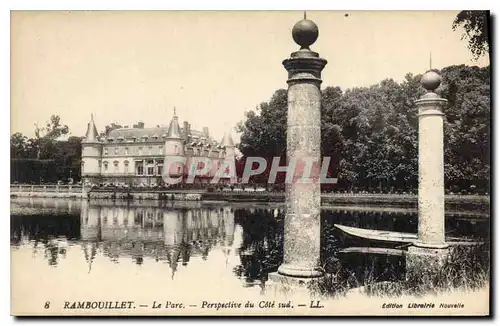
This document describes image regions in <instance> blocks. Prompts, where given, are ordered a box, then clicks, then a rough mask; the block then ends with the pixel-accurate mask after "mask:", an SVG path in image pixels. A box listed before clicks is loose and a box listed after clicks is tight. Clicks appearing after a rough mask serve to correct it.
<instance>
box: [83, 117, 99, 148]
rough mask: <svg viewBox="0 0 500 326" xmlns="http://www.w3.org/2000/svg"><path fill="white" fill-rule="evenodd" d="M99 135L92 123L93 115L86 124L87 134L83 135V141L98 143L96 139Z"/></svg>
mask: <svg viewBox="0 0 500 326" xmlns="http://www.w3.org/2000/svg"><path fill="white" fill-rule="evenodd" d="M98 137H99V133H98V132H97V128H96V126H95V123H94V115H93V114H91V115H90V122H89V123H88V124H87V132H86V133H85V141H86V142H93V141H99V139H98Z"/></svg>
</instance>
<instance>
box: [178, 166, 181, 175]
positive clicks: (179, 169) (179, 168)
mask: <svg viewBox="0 0 500 326" xmlns="http://www.w3.org/2000/svg"><path fill="white" fill-rule="evenodd" d="M177 174H181V167H180V166H179V167H178V168H177Z"/></svg>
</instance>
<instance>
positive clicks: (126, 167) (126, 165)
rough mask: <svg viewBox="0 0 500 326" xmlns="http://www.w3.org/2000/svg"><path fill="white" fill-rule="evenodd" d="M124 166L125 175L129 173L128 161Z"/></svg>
mask: <svg viewBox="0 0 500 326" xmlns="http://www.w3.org/2000/svg"><path fill="white" fill-rule="evenodd" d="M123 164H124V171H123V172H125V173H128V161H125V162H123Z"/></svg>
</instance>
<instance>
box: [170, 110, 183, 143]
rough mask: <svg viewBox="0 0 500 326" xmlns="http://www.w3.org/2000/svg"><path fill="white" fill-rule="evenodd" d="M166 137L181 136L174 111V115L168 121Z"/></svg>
mask: <svg viewBox="0 0 500 326" xmlns="http://www.w3.org/2000/svg"><path fill="white" fill-rule="evenodd" d="M167 138H182V136H181V128H180V127H179V119H178V118H177V115H176V114H175V111H174V116H173V117H172V120H171V121H170V126H169V127H168V132H167Z"/></svg>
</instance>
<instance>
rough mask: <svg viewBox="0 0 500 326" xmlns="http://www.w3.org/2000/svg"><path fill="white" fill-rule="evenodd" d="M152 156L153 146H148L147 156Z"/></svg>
mask: <svg viewBox="0 0 500 326" xmlns="http://www.w3.org/2000/svg"><path fill="white" fill-rule="evenodd" d="M151 154H153V146H149V155H151Z"/></svg>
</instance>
